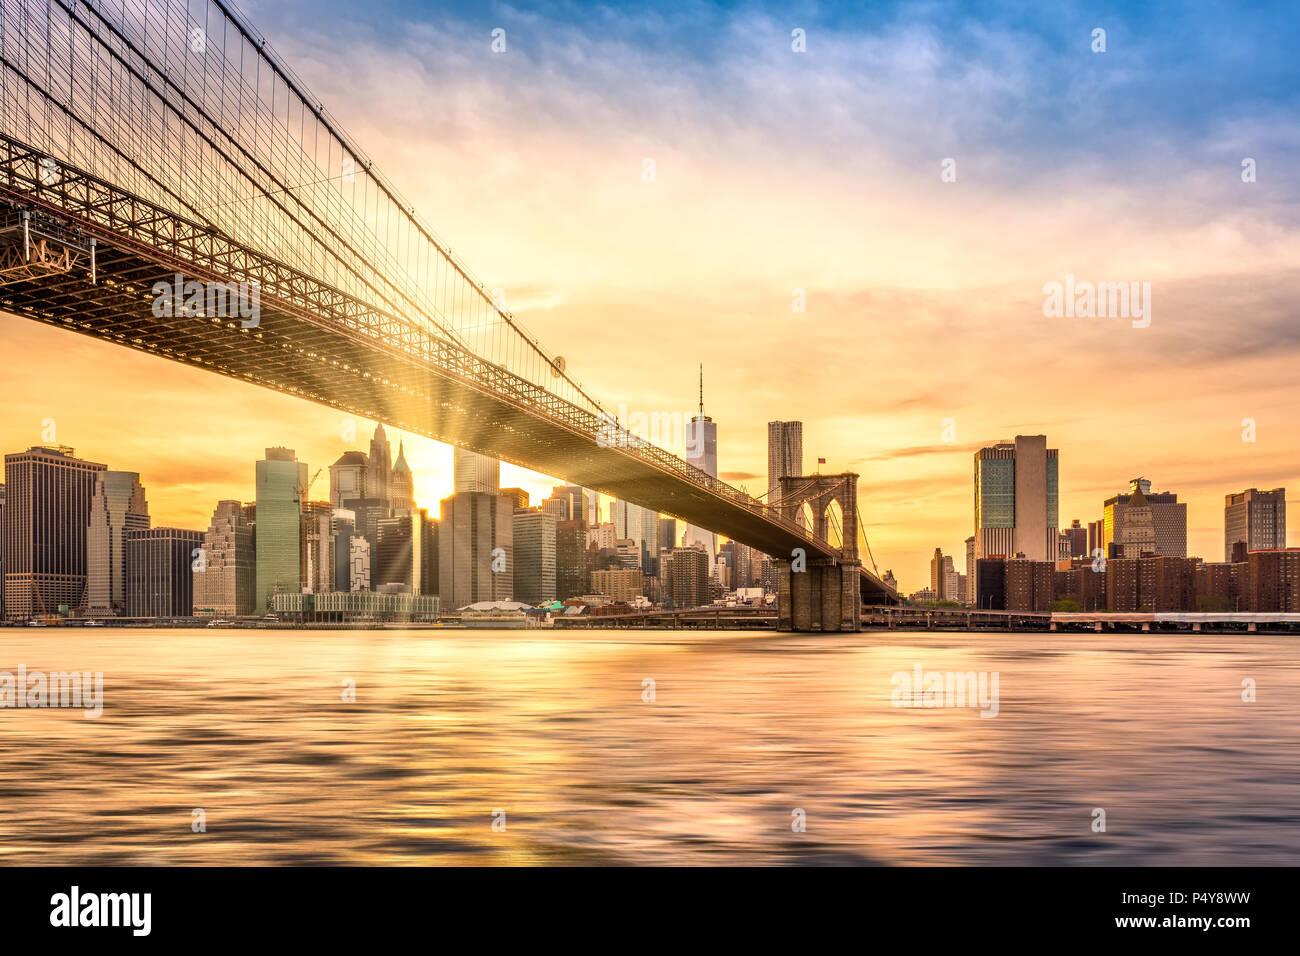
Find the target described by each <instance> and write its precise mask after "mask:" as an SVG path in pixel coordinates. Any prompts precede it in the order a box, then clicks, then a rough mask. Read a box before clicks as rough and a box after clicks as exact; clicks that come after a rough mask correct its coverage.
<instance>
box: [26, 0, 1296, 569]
mask: <svg viewBox="0 0 1300 956" xmlns="http://www.w3.org/2000/svg"><path fill="white" fill-rule="evenodd" d="M381 6H382V5H381ZM309 9H317V10H320V11H322V12H320V13H319V14H316V15H313V16H311V17H310V18H305V17H306V13H305V11H307V10H309ZM370 9H373V7H372V6H371V5H367V10H370ZM567 9H568V8H564V7H557V8H555V9H553V10H551V11H550V12H549V13H530V14H526V15H525V14H522V13H518V12H513V11H511V10H509V9H508V8H497V9H495V11H494V12H493V13H492V14H491V15H488V14H483V15H479V14H476V13H473V12H456V11H455V10H452V9H451V8H448V9H446V10H442V11H441V12H437V13H432V12H429V9H428V8H426V9H423V10H419V9H411V8H408V7H406V6H405V5H401V4H396V5H391V9H388V10H387V11H386V13H385V16H383V17H371V16H367V15H366V11H365V10H360V9H358V8H356V7H354V6H346V5H333V4H326V5H325V6H324V7H319V6H318V5H311V6H310V7H309V6H308V5H307V4H304V3H289V4H274V5H273V4H252V5H247V10H248V13H249V15H250V16H251V17H252V18H253V20H254V22H256V23H258V24H259V26H260V27H261V28H262V29H263V30H264V31H265V32H266V35H267V36H268V37H269V38H270V40H271V43H272V45H273V46H274V47H275V48H276V49H277V50H278V51H279V53H280V54H281V55H282V56H283V57H284V58H285V59H286V60H287V61H288V62H289V63H290V64H292V65H293V67H294V69H295V70H296V71H297V72H298V73H299V74H300V75H301V76H302V78H303V79H304V80H305V81H306V83H307V84H308V85H309V86H310V87H311V88H312V89H313V90H314V92H315V93H316V94H317V95H319V96H320V98H321V99H322V100H323V101H324V102H325V103H326V104H327V105H328V106H329V108H330V110H331V111H332V113H333V114H334V115H335V116H336V117H338V118H339V119H340V121H341V122H342V123H343V124H344V126H345V127H346V128H347V129H348V130H349V132H351V133H352V135H353V136H355V138H356V139H357V140H358V141H359V142H360V143H361V144H363V145H364V146H365V148H366V149H367V151H368V152H369V153H370V154H371V155H372V156H373V157H374V158H375V160H376V163H377V164H378V165H379V166H380V167H382V168H383V169H384V170H385V171H386V173H387V175H388V176H389V177H390V179H392V180H393V181H394V182H395V183H396V184H397V186H398V187H399V188H400V189H401V190H402V191H403V192H404V193H405V195H406V196H407V197H408V198H409V199H410V200H411V201H412V202H414V203H415V205H416V206H417V207H418V208H419V210H420V211H421V213H422V214H423V215H424V216H425V217H426V218H427V219H428V220H430V221H431V222H432V223H433V224H434V225H435V226H436V228H437V229H438V231H439V233H440V234H441V235H442V236H443V237H445V238H446V239H447V240H448V242H449V243H450V244H451V246H452V247H453V248H454V250H455V252H456V253H457V255H458V256H460V257H461V258H463V259H464V260H465V261H466V262H468V263H469V264H470V266H471V267H472V268H473V269H474V270H475V272H476V273H477V274H478V275H479V276H480V277H481V278H482V279H483V280H484V281H485V283H486V284H487V285H488V286H489V287H497V286H499V287H501V288H504V289H505V290H506V293H507V297H508V298H507V305H508V307H509V308H510V310H511V311H512V312H513V313H514V314H515V315H516V316H517V317H518V318H519V319H521V320H522V322H523V323H524V324H525V325H527V326H528V328H529V329H530V330H531V331H532V332H534V333H535V334H536V335H537V336H538V337H539V338H540V339H541V341H542V343H543V344H544V346H545V347H546V349H547V350H548V351H549V352H551V353H553V354H555V353H558V354H561V355H564V356H565V358H566V360H567V363H568V367H569V369H570V370H572V371H573V372H574V373H575V374H576V377H577V378H578V380H580V381H581V382H582V383H583V384H584V385H585V386H586V387H587V388H588V389H589V391H591V392H592V394H594V395H595V396H596V397H597V398H599V399H600V400H601V402H602V403H603V404H604V405H605V407H607V408H617V407H618V406H619V405H626V406H627V407H628V408H629V409H630V410H632V411H637V410H642V411H646V412H650V411H659V412H665V411H668V412H671V411H681V412H683V413H687V414H689V413H690V412H691V411H693V409H694V406H695V403H696V388H697V379H696V376H697V369H698V365H699V363H701V362H702V363H703V365H704V378H705V405H706V411H707V412H708V414H709V415H710V416H712V417H713V419H714V421H715V422H716V423H717V426H718V461H719V472H720V477H722V478H724V479H725V480H728V481H731V482H732V483H734V484H738V485H746V486H748V488H749V490H750V491H751V492H753V493H755V494H761V493H762V492H763V491H765V490H766V476H765V472H766V423H767V422H768V421H769V420H772V419H798V420H801V421H803V422H804V454H805V466H806V467H807V469H808V470H812V469H813V468H814V467H815V466H816V459H817V458H818V457H819V456H820V457H824V458H826V459H827V464H826V465H825V466H824V467H823V470H826V471H845V470H852V471H856V472H859V473H860V474H861V484H860V503H861V508H862V512H863V517H864V521H865V523H866V528H867V533H868V536H869V539H870V542H871V546H872V550H873V552H874V556H875V560H876V563H877V564H878V566H879V569H880V571H881V572H882V573H883V571H884V570H885V569H886V568H891V569H893V571H894V573H895V575H896V576H897V577H898V579H899V583H900V587H901V589H902V590H904V591H912V590H916V589H918V588H921V587H923V586H925V585H927V584H928V582H929V570H928V561H929V557H930V555H931V553H932V552H933V549H934V548H935V547H941V548H943V549H944V551H945V552H946V553H952V554H954V555H955V556H956V564H957V567H958V568H959V569H962V568H963V565H964V560H965V558H964V546H963V541H964V539H965V538H966V537H967V536H968V535H970V534H971V533H972V508H973V504H972V453H973V451H974V450H975V449H976V448H978V447H980V446H982V445H985V444H989V443H992V442H994V441H998V440H1001V439H1009V438H1011V437H1013V436H1014V435H1016V434H1038V433H1045V434H1046V435H1047V437H1048V443H1049V446H1051V447H1055V448H1058V449H1060V459H1061V464H1060V482H1061V511H1060V517H1061V523H1062V525H1063V526H1064V525H1068V524H1069V522H1070V519H1072V518H1076V517H1077V518H1079V519H1080V520H1081V521H1082V522H1084V523H1085V524H1086V523H1087V522H1088V521H1090V520H1095V519H1097V518H1098V517H1100V513H1101V502H1102V500H1103V498H1105V497H1106V496H1108V495H1110V494H1113V493H1114V492H1116V491H1119V490H1122V489H1124V488H1125V487H1126V484H1127V481H1128V479H1129V478H1132V477H1135V476H1138V475H1143V476H1145V477H1147V478H1149V479H1151V481H1152V482H1153V485H1154V487H1155V488H1156V489H1157V490H1161V491H1173V492H1177V493H1178V495H1179V498H1180V500H1185V501H1187V502H1188V551H1189V554H1192V555H1199V556H1201V557H1204V558H1206V559H1207V560H1222V554H1223V496H1224V494H1225V493H1228V492H1232V491H1240V490H1242V489H1243V488H1247V487H1251V486H1255V487H1260V488H1274V487H1277V486H1280V485H1284V486H1286V487H1287V488H1288V489H1290V490H1291V491H1292V493H1293V494H1294V491H1295V489H1297V488H1300V464H1298V462H1300V431H1298V430H1297V428H1296V422H1297V420H1298V417H1300V398H1298V397H1297V396H1298V394H1300V392H1298V390H1297V388H1296V384H1295V379H1296V368H1297V361H1296V359H1297V355H1296V352H1297V348H1298V347H1300V335H1297V328H1300V326H1298V325H1297V321H1296V319H1297V316H1296V305H1295V303H1296V296H1295V292H1294V290H1295V288H1296V283H1297V268H1296V263H1297V262H1300V231H1298V230H1297V209H1298V208H1300V205H1298V204H1297V201H1296V191H1295V187H1294V168H1295V164H1294V162H1293V161H1292V160H1288V159H1286V157H1287V156H1288V155H1291V154H1293V153H1294V150H1295V148H1296V146H1297V145H1300V142H1298V141H1300V132H1298V130H1300V125H1298V124H1296V123H1295V122H1294V119H1293V117H1291V116H1290V115H1289V109H1288V103H1289V102H1290V101H1289V100H1288V99H1287V98H1286V97H1285V96H1283V95H1282V93H1281V92H1278V91H1276V90H1274V88H1273V85H1272V84H1270V83H1269V82H1267V79H1268V77H1269V76H1270V74H1269V73H1268V69H1269V66H1268V63H1269V59H1268V57H1267V56H1264V57H1263V58H1262V61H1261V62H1262V63H1263V66H1261V67H1258V69H1262V70H1263V71H1264V72H1263V74H1262V76H1263V79H1261V75H1260V74H1259V73H1256V75H1255V76H1254V79H1253V80H1251V81H1247V80H1244V79H1243V80H1242V82H1241V85H1240V89H1239V90H1237V89H1236V88H1235V86H1233V87H1232V88H1231V89H1228V90H1226V91H1224V90H1219V91H1218V92H1216V93H1215V95H1212V96H1203V97H1201V98H1200V101H1197V97H1196V96H1195V95H1193V92H1192V91H1196V90H1197V89H1198V88H1202V87H1203V86H1204V84H1205V83H1207V82H1209V79H1210V78H1211V77H1212V76H1214V77H1219V76H1222V75H1223V74H1224V71H1225V70H1228V69H1229V68H1231V67H1233V66H1234V65H1239V61H1238V59H1237V57H1239V56H1240V55H1241V54H1240V50H1241V49H1243V48H1247V47H1250V46H1251V45H1254V48H1256V49H1258V48H1259V45H1260V44H1261V43H1264V49H1266V50H1267V48H1268V46H1267V43H1266V42H1265V41H1264V40H1263V39H1261V38H1260V37H1249V38H1236V37H1234V36H1233V35H1232V34H1231V31H1229V32H1228V33H1227V34H1226V35H1219V36H1218V45H1217V46H1216V45H1215V44H1214V43H1212V42H1211V40H1212V39H1213V36H1212V34H1213V33H1214V31H1213V30H1211V27H1212V26H1213V24H1209V23H1207V24H1206V25H1205V27H1204V29H1199V28H1197V26H1196V24H1188V23H1181V24H1180V29H1181V30H1182V31H1183V32H1182V33H1181V34H1180V36H1181V38H1182V41H1183V46H1178V45H1174V44H1171V43H1170V42H1169V41H1168V39H1167V38H1162V37H1161V36H1159V35H1157V34H1156V33H1155V32H1154V31H1150V30H1147V31H1146V32H1144V31H1143V30H1142V29H1140V27H1141V26H1142V25H1141V24H1137V23H1131V22H1128V23H1126V22H1125V21H1123V20H1121V19H1119V18H1116V19H1115V20H1114V21H1113V22H1114V28H1113V29H1112V34H1111V35H1112V37H1113V40H1112V45H1111V49H1110V51H1109V52H1107V53H1106V54H1105V55H1104V56H1098V55H1096V54H1093V53H1092V52H1090V50H1089V48H1088V42H1087V36H1088V31H1089V29H1090V28H1091V22H1090V21H1089V20H1088V19H1087V18H1086V17H1082V16H1075V15H1074V14H1073V13H1072V12H1069V11H1065V12H1061V13H1059V14H1053V15H1051V16H1050V17H1049V15H1047V14H1042V15H1041V17H1042V18H1041V19H1039V20H1037V21H1035V22H1034V23H1032V24H1031V23H1022V22H1020V21H1019V20H1015V21H1012V20H1003V19H999V18H997V17H991V18H988V19H986V20H980V21H975V20H971V21H965V20H963V19H962V18H960V17H958V18H948V19H943V18H934V19H932V18H930V16H929V14H927V13H926V12H924V11H925V10H928V9H929V8H918V9H919V10H921V12H916V13H908V14H906V15H904V14H902V13H899V14H898V15H896V16H892V17H891V16H881V17H879V18H872V19H868V20H852V19H846V20H843V21H840V20H835V19H834V18H833V17H830V16H829V15H828V14H818V15H813V14H810V15H809V16H808V17H807V18H806V22H805V23H804V25H805V26H806V27H807V28H808V50H807V52H806V53H804V54H793V53H792V52H791V49H790V41H789V36H790V28H791V25H792V24H791V22H789V20H788V18H787V17H784V16H779V15H777V14H776V13H773V12H763V11H762V10H761V9H759V8H749V7H744V8H734V9H733V8H721V7H720V8H717V9H712V8H710V9H708V10H701V9H697V8H695V7H682V8H681V9H680V10H678V11H677V12H676V13H673V12H663V13H661V14H659V15H652V14H649V13H639V14H632V13H628V14H622V13H619V12H618V11H616V10H604V11H603V12H602V13H601V14H600V15H599V16H596V15H594V14H593V15H592V16H591V17H588V18H585V19H584V18H581V17H577V18H575V17H573V16H571V15H570V14H568V13H566V12H565V11H566V10H567ZM819 17H820V18H821V19H819ZM498 20H499V21H500V23H501V24H502V25H503V26H504V28H505V29H506V30H507V34H508V36H509V37H510V41H511V42H510V47H509V52H507V53H506V54H504V55H496V54H493V53H491V52H490V49H489V42H490V41H489V33H490V31H491V29H492V28H493V27H494V26H496V25H497V21H498ZM795 25H797V24H795ZM1189 43H1190V44H1204V48H1205V51H1204V56H1193V55H1188V54H1187V53H1186V44H1189ZM1196 48H1197V49H1198V50H1200V46H1199V45H1198V46H1197V47H1196ZM1045 64H1050V65H1051V68H1050V69H1045V68H1044V65H1045ZM1290 95H1291V96H1293V95H1294V93H1293V91H1291V93H1290ZM949 157H951V158H953V159H955V163H956V166H955V168H956V171H957V179H956V181H955V182H944V181H942V180H941V177H940V172H941V162H942V161H943V160H944V159H945V158H949ZM1243 157H1252V158H1254V159H1256V160H1257V163H1258V170H1259V178H1258V181H1257V182H1254V183H1243V182H1242V179H1241V160H1242V158H1243ZM646 158H651V159H653V160H654V164H655V171H656V177H655V181H654V182H649V183H647V182H644V181H643V178H642V170H643V161H644V160H645V159H646ZM1288 166H1289V168H1287V167H1288ZM1288 177H1290V179H1288ZM1067 273H1071V274H1073V275H1075V276H1077V277H1079V278H1080V279H1089V280H1094V281H1116V282H1118V281H1149V282H1150V283H1151V285H1152V321H1151V324H1150V327H1148V328H1141V329H1139V328H1133V327H1132V325H1131V323H1130V322H1129V321H1128V320H1126V319H1120V318H1046V317H1044V315H1043V298H1044V296H1043V286H1044V284H1045V283H1047V282H1052V281H1063V279H1064V277H1065V275H1066V274H1067ZM795 289H802V290H804V291H805V293H806V297H807V310H806V312H802V313H800V312H794V311H792V309H791V302H792V293H793V290H795ZM0 342H3V347H4V362H3V366H2V367H3V386H4V387H3V388H2V389H0V450H3V451H4V452H6V453H10V452H16V451H20V450H22V449H24V448H26V447H28V446H29V445H33V444H38V443H40V442H41V440H42V422H43V420H44V419H53V420H54V422H55V428H56V433H57V441H59V442H61V443H64V444H67V445H71V446H73V447H74V448H75V449H76V450H77V453H78V454H79V455H80V456H82V457H85V458H89V459H92V460H95V461H100V462H104V463H106V464H107V465H108V466H109V467H110V468H115V469H125V470H132V471H138V472H140V475H141V479H142V481H143V483H144V485H145V487H146V490H147V494H148V499H149V507H150V512H151V514H152V517H153V522H154V524H155V525H176V526H181V527H188V528H194V529H201V528H204V527H206V525H207V521H208V518H209V516H210V514H211V511H212V508H213V506H214V504H215V502H216V501H217V500H218V499H220V498H240V499H245V500H247V499H251V497H252V495H253V463H254V461H255V460H257V459H258V458H260V457H262V454H263V451H264V449H265V448H266V447H267V446H270V445H287V446H289V447H292V448H294V449H296V451H297V453H298V456H299V458H300V459H302V460H305V461H306V462H307V463H308V465H309V473H315V471H316V469H317V468H319V467H323V466H328V465H329V464H330V463H331V462H333V461H334V460H335V459H336V458H337V457H338V456H339V454H340V453H341V452H342V451H344V450H345V449H346V448H348V447H356V448H364V447H365V445H366V443H367V442H368V440H369V436H370V432H371V430H372V428H373V423H372V422H358V423H357V431H358V440H357V442H355V443H354V444H352V445H347V444H345V443H344V442H343V441H342V439H341V437H340V436H341V423H342V421H343V419H344V418H345V416H344V415H343V414H342V413H339V412H337V411H334V410H332V409H328V408H323V407H317V406H313V405H311V404H308V403H305V402H303V401H301V400H298V399H293V398H289V397H287V396H283V395H278V394H275V393H272V392H269V391H264V390H260V389H258V388H256V387H253V386H250V385H246V384H241V383H237V382H234V381H231V380H227V379H224V378H222V377H220V376H217V375H213V374H211V373H206V372H203V371H199V370H194V369H190V368H186V367H183V366H181V365H178V364H171V363H168V362H166V361H165V360H163V359H159V358H154V357H150V356H146V355H143V354H140V353H136V352H133V351H130V350H128V349H124V348H121V347H117V346H112V345H108V344H105V343H101V342H98V341H95V340H93V339H90V338H85V337H81V336H78V335H75V334H73V333H70V332H66V331H62V330H57V329H53V328H47V327H45V326H42V325H39V324H37V323H34V322H30V321H28V320H24V319H20V318H16V317H13V316H10V315H0ZM1247 418H1249V419H1253V420H1254V422H1255V432H1256V440H1255V441H1254V442H1245V441H1243V440H1242V432H1243V419H1247ZM945 419H952V420H953V422H954V424H955V429H956V440H955V442H945V441H943V422H944V420H945ZM390 438H391V440H392V442H393V445H394V448H396V445H397V441H398V439H399V438H401V439H403V440H404V441H405V444H406V453H407V458H408V460H409V461H410V464H411V466H412V469H413V471H414V473H415V482H416V486H415V490H416V497H417V499H418V500H419V503H420V504H421V505H422V506H425V507H429V508H430V509H431V511H433V512H435V513H436V510H437V500H438V498H439V497H441V496H443V495H445V494H447V493H448V492H449V491H450V489H451V451H450V448H449V447H448V446H445V445H441V444H439V443H437V442H433V441H430V440H427V439H424V438H420V437H417V436H412V435H403V434H401V433H398V432H396V431H395V430H391V429H390ZM676 450H677V451H678V452H679V453H680V452H681V449H680V448H678V449H676ZM502 483H503V485H507V486H509V485H516V484H517V485H520V486H522V487H524V488H526V489H528V490H529V492H530V493H531V494H532V495H533V503H534V504H536V503H537V502H538V501H539V500H540V497H544V496H545V495H546V494H549V489H550V487H551V485H552V484H554V483H555V482H554V481H552V480H551V479H550V478H546V477H544V476H538V475H534V474H531V473H528V472H524V471H521V470H519V469H515V468H512V467H510V466H504V467H503V468H502ZM327 494H328V471H326V472H325V473H324V474H322V476H321V478H320V479H319V482H318V484H317V485H316V486H315V488H314V489H313V495H314V496H315V497H318V498H324V497H327ZM1292 540H1293V541H1294V540H1295V537H1294V535H1293V536H1292Z"/></svg>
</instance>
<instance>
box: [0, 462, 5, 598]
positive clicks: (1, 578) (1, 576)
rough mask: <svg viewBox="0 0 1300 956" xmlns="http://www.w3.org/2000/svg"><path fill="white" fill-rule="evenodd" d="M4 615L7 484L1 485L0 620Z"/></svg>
mask: <svg viewBox="0 0 1300 956" xmlns="http://www.w3.org/2000/svg"><path fill="white" fill-rule="evenodd" d="M0 477H3V476H0ZM4 616H5V486H4V485H0V621H3V620H4Z"/></svg>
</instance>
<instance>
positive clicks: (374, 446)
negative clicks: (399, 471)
mask: <svg viewBox="0 0 1300 956" xmlns="http://www.w3.org/2000/svg"><path fill="white" fill-rule="evenodd" d="M366 465H367V467H366V497H367V498H378V499H380V500H381V501H385V502H386V501H388V479H389V477H390V476H391V475H392V472H393V451H392V448H391V447H390V446H389V444H388V435H387V433H386V432H385V431H384V426H383V425H382V424H379V425H376V426H375V435H374V437H373V438H371V439H370V456H369V458H368V459H367V462H366ZM358 497H360V496H358Z"/></svg>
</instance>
